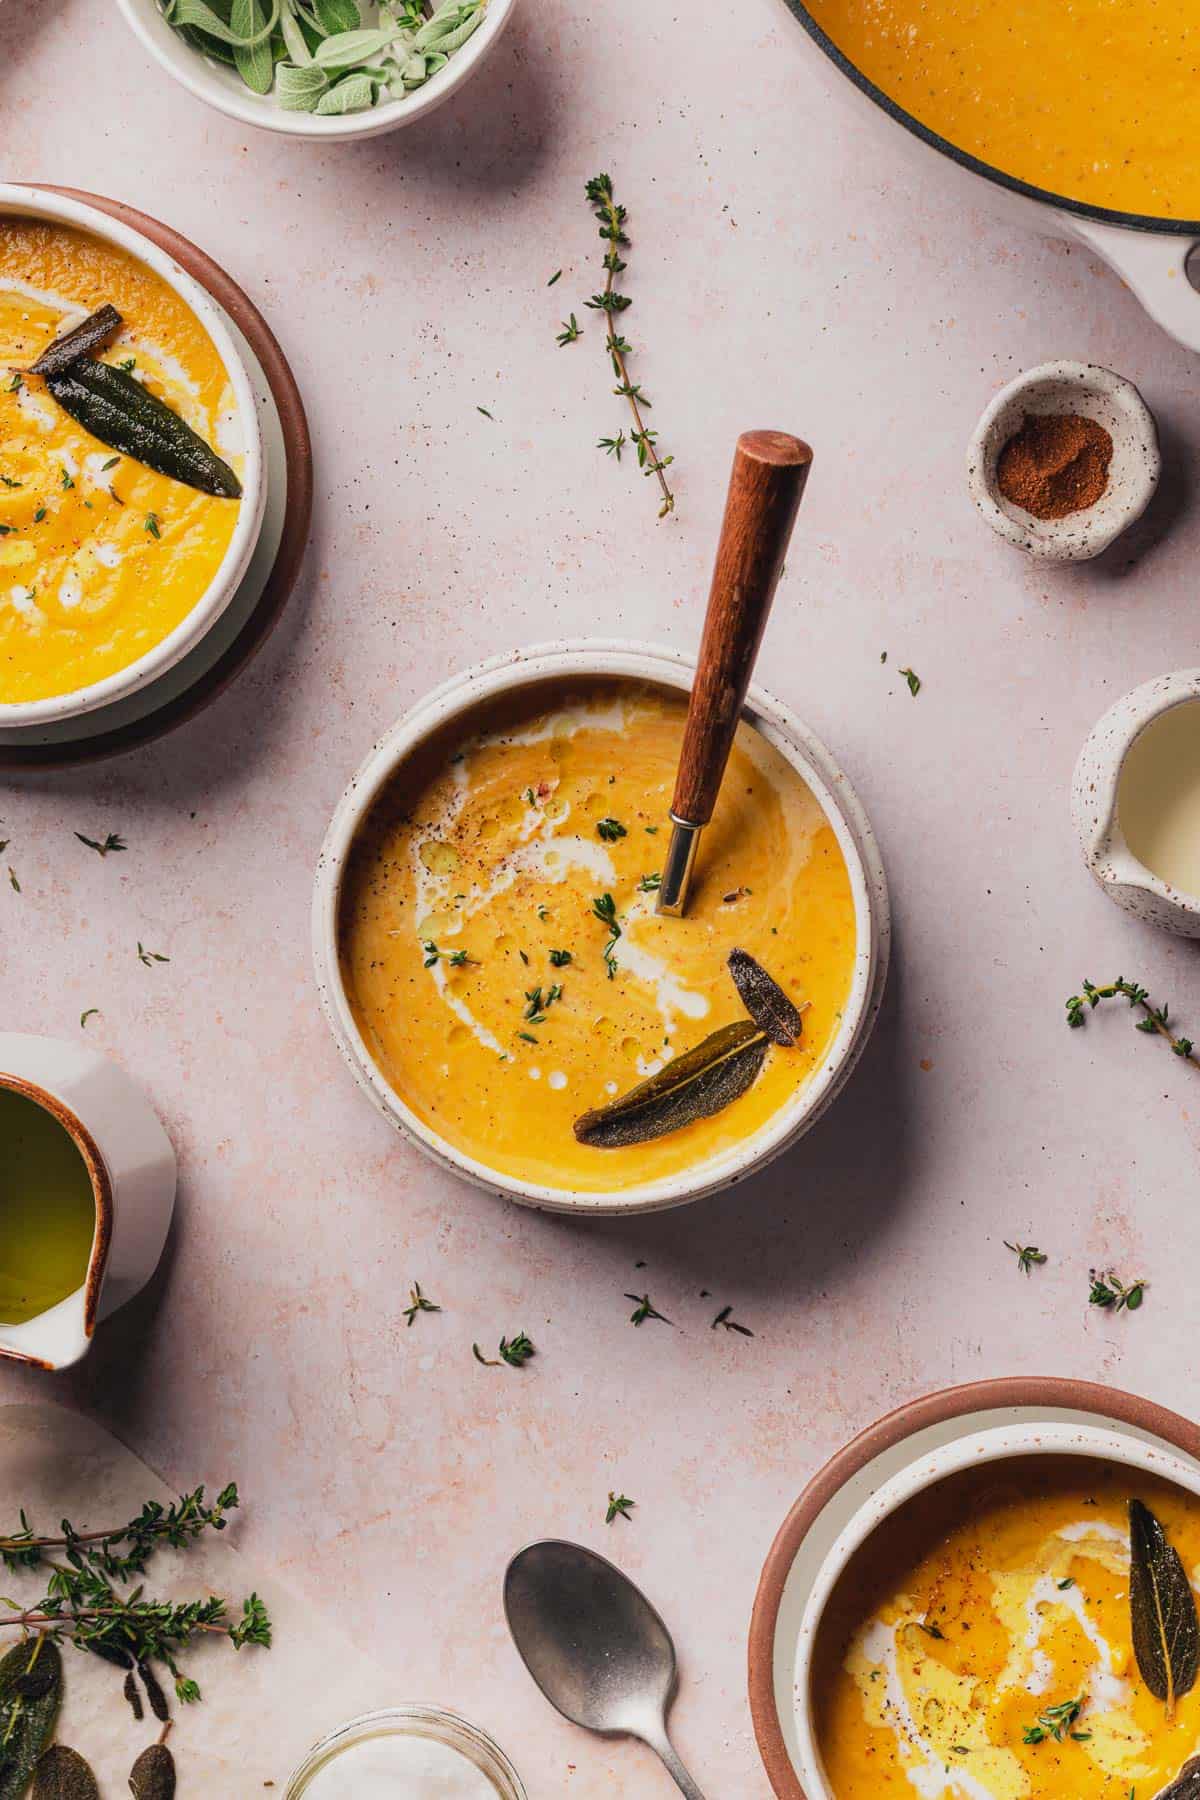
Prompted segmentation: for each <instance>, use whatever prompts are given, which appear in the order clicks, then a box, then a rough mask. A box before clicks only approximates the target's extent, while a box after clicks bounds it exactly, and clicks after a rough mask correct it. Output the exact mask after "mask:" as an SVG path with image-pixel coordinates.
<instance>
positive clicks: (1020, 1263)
mask: <svg viewBox="0 0 1200 1800" xmlns="http://www.w3.org/2000/svg"><path fill="white" fill-rule="evenodd" d="M1004 1248H1005V1249H1006V1250H1011V1251H1012V1253H1013V1255H1014V1256H1015V1257H1016V1259H1017V1268H1018V1269H1019V1270H1020V1271H1021V1273H1022V1275H1031V1274H1032V1273H1033V1269H1034V1266H1035V1264H1039V1263H1044V1262H1046V1261H1047V1260H1048V1258H1047V1256H1046V1253H1045V1251H1044V1250H1039V1249H1038V1247H1037V1245H1036V1244H1010V1243H1009V1241H1008V1239H1007V1238H1005V1240H1004Z"/></svg>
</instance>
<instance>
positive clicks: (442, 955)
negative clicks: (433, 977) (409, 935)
mask: <svg viewBox="0 0 1200 1800" xmlns="http://www.w3.org/2000/svg"><path fill="white" fill-rule="evenodd" d="M421 948H422V950H423V951H424V952H425V967H426V968H427V969H432V967H433V965H434V963H437V962H447V963H449V964H450V967H451V968H452V969H462V968H465V967H466V965H467V963H469V962H470V961H471V960H472V959H471V957H470V956H468V954H467V952H466V951H465V950H439V949H438V947H437V945H436V944H435V943H434V941H433V939H432V938H429V939H427V940H426V942H425V943H423V944H422V945H421Z"/></svg>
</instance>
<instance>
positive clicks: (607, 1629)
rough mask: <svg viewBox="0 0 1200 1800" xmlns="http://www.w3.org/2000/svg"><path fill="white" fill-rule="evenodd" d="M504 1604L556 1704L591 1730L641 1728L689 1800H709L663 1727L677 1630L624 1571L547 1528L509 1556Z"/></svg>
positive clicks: (637, 1732) (523, 1650)
mask: <svg viewBox="0 0 1200 1800" xmlns="http://www.w3.org/2000/svg"><path fill="white" fill-rule="evenodd" d="M504 1611H505V1615H506V1616H507V1619H508V1629H509V1630H510V1631H511V1632H512V1635H513V1642H514V1643H515V1644H516V1646H517V1650H518V1651H519V1652H520V1655H521V1658H522V1660H523V1662H524V1664H525V1667H526V1668H527V1669H528V1670H529V1673H530V1674H531V1675H532V1676H533V1679H534V1680H535V1681H536V1682H537V1685H538V1686H539V1687H540V1688H541V1690H542V1692H543V1694H545V1696H546V1698H547V1700H549V1702H550V1704H551V1706H555V1707H557V1708H558V1710H559V1712H560V1713H562V1715H563V1717H564V1718H567V1719H570V1720H571V1722H572V1723H573V1724H575V1725H582V1726H584V1727H585V1728H586V1729H587V1730H588V1731H602V1732H621V1733H625V1734H626V1735H628V1736H629V1737H636V1738H641V1740H642V1742H643V1743H644V1744H649V1746H650V1748H651V1749H652V1750H653V1751H655V1752H656V1753H657V1755H658V1756H659V1757H661V1759H662V1761H663V1763H664V1764H665V1765H666V1767H667V1769H668V1770H669V1771H670V1773H671V1774H672V1775H673V1776H674V1778H675V1783H676V1786H677V1787H678V1788H679V1789H680V1791H681V1792H682V1793H684V1794H686V1795H687V1796H688V1800H704V1796H703V1794H702V1793H701V1792H700V1789H699V1788H698V1787H697V1786H696V1784H695V1782H694V1781H693V1780H692V1778H691V1776H690V1775H689V1774H688V1772H687V1770H686V1769H685V1768H684V1766H683V1764H682V1763H681V1762H680V1760H679V1758H678V1757H677V1756H676V1754H675V1751H674V1750H673V1748H672V1746H671V1740H670V1739H669V1738H668V1736H667V1707H668V1705H669V1704H670V1701H671V1696H672V1695H673V1693H674V1691H675V1681H676V1667H675V1646H674V1644H673V1643H672V1642H671V1634H670V1632H669V1631H668V1630H667V1628H666V1626H665V1625H664V1624H663V1622H662V1620H661V1619H660V1618H659V1616H658V1614H657V1613H656V1612H655V1610H654V1608H653V1607H652V1606H651V1604H650V1602H649V1601H648V1600H647V1599H646V1597H645V1595H644V1594H642V1593H641V1592H640V1591H639V1590H638V1589H637V1588H635V1587H634V1585H633V1583H632V1581H630V1580H629V1578H628V1576H626V1575H622V1573H621V1571H620V1569H615V1568H614V1567H613V1565H612V1563H610V1562H605V1560H604V1558H603V1557H602V1556H597V1555H596V1554H595V1553H594V1552H593V1551H591V1550H585V1549H583V1548H582V1546H581V1545H579V1544H566V1543H563V1542H562V1541H561V1540H560V1539H557V1538H546V1539H544V1540H543V1542H541V1543H540V1544H530V1545H529V1546H528V1548H526V1549H524V1550H519V1551H518V1552H517V1554H516V1556H514V1557H513V1559H512V1561H511V1562H510V1563H509V1565H508V1569H507V1571H506V1572H505V1576H504Z"/></svg>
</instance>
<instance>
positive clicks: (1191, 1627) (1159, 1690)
mask: <svg viewBox="0 0 1200 1800" xmlns="http://www.w3.org/2000/svg"><path fill="white" fill-rule="evenodd" d="M1129 1612H1130V1620H1131V1624H1132V1632H1133V1653H1134V1655H1135V1656H1136V1658H1137V1666H1138V1669H1139V1671H1140V1673H1141V1677H1142V1680H1143V1681H1144V1682H1145V1684H1146V1686H1147V1687H1148V1688H1149V1689H1150V1692H1151V1693H1152V1694H1153V1695H1154V1696H1155V1698H1156V1699H1158V1700H1161V1701H1162V1702H1163V1704H1164V1705H1165V1706H1166V1709H1167V1718H1168V1719H1170V1718H1171V1717H1172V1715H1173V1714H1174V1711H1175V1702H1176V1701H1177V1700H1179V1699H1180V1698H1182V1696H1183V1695H1184V1694H1186V1693H1188V1692H1189V1691H1190V1689H1191V1688H1192V1686H1193V1685H1194V1683H1195V1680H1196V1673H1197V1669H1198V1668H1200V1622H1198V1621H1197V1618H1196V1600H1195V1596H1194V1595H1193V1593H1192V1587H1191V1583H1190V1582H1189V1580H1188V1577H1187V1570H1186V1569H1185V1568H1184V1566H1183V1563H1182V1561H1181V1560H1180V1556H1179V1552H1178V1550H1176V1548H1175V1546H1174V1545H1173V1544H1172V1543H1171V1542H1170V1540H1169V1539H1168V1537H1167V1534H1166V1532H1165V1531H1164V1530H1163V1528H1162V1526H1161V1525H1160V1524H1159V1522H1158V1520H1157V1519H1156V1518H1155V1516H1154V1514H1153V1513H1152V1512H1151V1511H1150V1508H1149V1507H1148V1506H1143V1504H1142V1502H1141V1501H1140V1500H1131V1501H1130V1502H1129Z"/></svg>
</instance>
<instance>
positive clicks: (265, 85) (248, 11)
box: [229, 0, 275, 94]
mask: <svg viewBox="0 0 1200 1800" xmlns="http://www.w3.org/2000/svg"><path fill="white" fill-rule="evenodd" d="M266 22H267V15H266V12H265V11H264V10H263V5H262V0H233V5H232V7H231V8H230V12H229V23H230V25H231V26H232V28H233V30H234V31H236V32H238V33H239V34H241V36H242V37H243V38H244V39H246V40H247V41H246V42H243V43H240V44H236V45H235V46H234V51H233V63H234V67H235V68H236V70H237V72H238V74H239V75H240V76H241V78H242V80H243V81H244V82H245V84H246V86H247V87H248V88H249V89H250V91H251V93H252V94H269V93H270V91H271V83H272V81H274V79H275V58H274V56H273V55H272V54H271V46H270V43H269V42H268V40H267V38H266V37H265V36H263V37H259V38H258V39H257V40H255V33H257V32H261V31H262V29H263V27H264V26H265V24H266Z"/></svg>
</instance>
